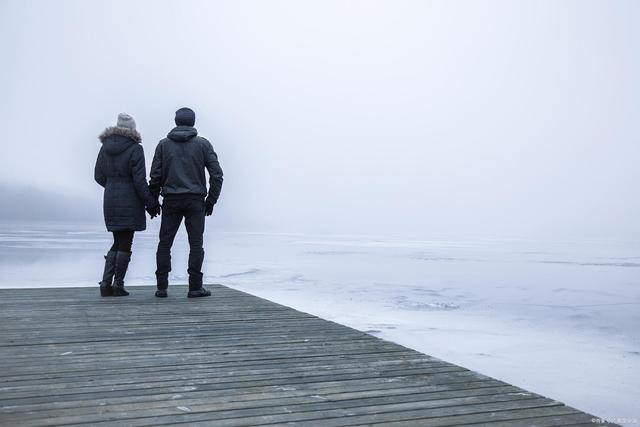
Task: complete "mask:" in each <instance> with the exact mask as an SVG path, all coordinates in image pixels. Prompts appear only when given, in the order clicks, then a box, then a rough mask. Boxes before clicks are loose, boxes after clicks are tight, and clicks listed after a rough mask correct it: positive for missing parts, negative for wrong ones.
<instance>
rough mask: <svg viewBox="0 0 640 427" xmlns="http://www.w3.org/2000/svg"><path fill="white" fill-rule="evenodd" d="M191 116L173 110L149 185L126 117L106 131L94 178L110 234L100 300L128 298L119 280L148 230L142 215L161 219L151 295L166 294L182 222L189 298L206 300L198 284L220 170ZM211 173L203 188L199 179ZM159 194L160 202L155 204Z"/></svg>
mask: <svg viewBox="0 0 640 427" xmlns="http://www.w3.org/2000/svg"><path fill="white" fill-rule="evenodd" d="M195 120H196V116H195V113H194V112H193V110H191V109H190V108H181V109H179V110H178V111H176V117H175V123H176V127H175V128H173V129H172V130H171V132H169V134H168V135H167V137H166V138H165V139H163V140H161V141H160V142H159V143H158V146H157V147H156V151H155V155H154V156H153V162H152V164H151V172H150V174H149V184H148V185H147V178H146V170H145V161H144V151H143V150H142V146H141V145H140V143H141V142H142V138H141V137H140V133H138V131H137V130H136V123H135V121H134V120H133V118H132V117H131V116H129V115H127V114H124V113H121V114H119V115H118V121H117V126H113V127H109V128H107V129H105V131H104V132H102V134H101V135H100V137H99V139H100V141H101V142H102V147H101V148H100V152H99V153H98V159H97V160H96V166H95V180H96V182H97V183H98V184H100V185H101V186H102V187H104V202H103V210H104V220H105V224H106V226H107V230H108V231H110V232H112V233H113V245H112V246H111V249H110V250H109V252H108V253H107V255H106V256H105V265H104V273H103V275H102V281H101V282H100V295H101V296H126V295H129V293H128V292H127V291H126V290H125V288H124V277H125V275H126V273H127V268H128V266H129V261H130V260H131V245H132V243H133V235H134V233H135V232H136V231H142V230H144V229H145V228H146V218H145V214H144V212H145V210H146V211H147V212H148V213H149V215H150V216H151V218H154V217H156V216H158V215H160V213H161V210H162V219H161V224H160V241H159V243H158V250H157V252H156V264H157V270H156V280H157V285H158V290H157V291H156V296H157V297H159V298H166V297H167V288H168V286H169V272H170V271H171V246H172V245H173V240H174V238H175V236H176V233H177V231H178V228H179V227H180V223H181V222H182V219H183V218H184V223H185V227H186V229H187V234H188V236H189V249H190V251H189V269H188V273H189V293H188V294H187V296H188V297H189V298H197V297H206V296H209V295H211V292H209V291H208V290H206V289H204V288H203V287H202V262H203V260H204V250H203V248H202V244H203V234H204V217H205V215H206V216H209V215H211V213H212V212H213V206H214V205H215V204H216V201H217V200H218V196H219V195H220V190H221V188H222V169H221V168H220V164H219V163H218V156H217V155H216V153H215V151H214V150H213V146H212V145H211V143H210V142H209V141H207V140H206V139H205V138H202V137H201V136H198V131H197V130H196V129H195V128H194V125H195ZM205 169H206V170H207V172H208V173H209V189H208V190H207V182H206V177H205ZM160 194H162V198H163V203H162V206H161V205H160V203H159V201H158V199H159V196H160Z"/></svg>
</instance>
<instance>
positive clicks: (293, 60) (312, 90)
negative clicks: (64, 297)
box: [0, 0, 640, 238]
mask: <svg viewBox="0 0 640 427" xmlns="http://www.w3.org/2000/svg"><path fill="white" fill-rule="evenodd" d="M639 22H640V2H638V1H633V0H630V1H587V0H580V1H556V0H548V1H542V0H537V1H524V0H522V1H510V0H509V1H487V0H482V1H480V0H469V1H450V0H446V1H445V0H443V1H397V0H393V1H391V0H389V1H326V0H323V1H295V0H294V1H225V2H216V1H171V2H169V1H109V2H107V1H102V2H97V1H27V0H17V1H8V0H2V1H1V2H0V53H1V58H2V66H0V89H1V94H2V102H1V103H0V125H1V126H2V138H0V144H2V151H1V152H2V155H1V156H0V186H4V187H5V188H6V187H7V186H9V187H15V186H20V187H22V186H27V187H35V188H38V189H39V190H42V191H47V192H48V191H50V192H59V193H61V194H65V195H68V196H76V195H77V196H78V197H82V198H85V199H89V200H91V201H92V203H93V205H92V208H96V212H97V213H98V215H99V213H100V197H101V192H100V188H99V187H98V186H97V185H96V184H95V183H94V182H93V165H94V162H95V157H96V154H97V152H98V149H99V142H98V140H97V135H98V134H99V133H100V132H101V131H102V130H103V129H104V128H105V127H106V126H109V125H113V124H114V123H115V118H116V115H117V114H118V113H119V112H121V111H124V112H127V113H129V114H131V115H132V116H133V117H134V118H135V119H136V121H137V123H138V129H139V130H140V132H141V133H142V137H143V146H144V148H145V153H146V156H147V168H148V166H149V165H150V163H151V158H152V155H153V150H154V148H155V145H156V143H157V141H158V140H159V139H161V138H162V137H164V136H165V135H166V133H167V132H168V131H169V130H170V129H171V127H172V126H173V114H174V111H175V110H176V109H177V108H179V107H182V106H189V107H191V108H193V109H194V110H195V111H196V117H197V119H196V127H197V128H198V130H199V132H200V134H201V135H203V136H205V137H207V138H209V139H210V140H211V141H212V143H213V144H214V147H215V149H216V151H217V152H218V154H219V157H220V160H221V164H222V166H223V168H224V171H225V184H224V188H223V194H222V197H221V199H220V204H219V206H218V207H217V213H216V215H217V218H216V219H215V224H216V225H215V226H216V227H218V228H219V229H225V228H240V229H247V230H282V231H312V232H338V233H344V232H354V233H369V234H374V235H375V234H378V233H379V234H386V235H388V234H391V235H394V234H395V235H398V236H409V237H416V238H428V237H432V236H449V235H450V236H458V237H521V236H524V237H533V238H550V237H551V238H625V237H633V238H639V237H640V224H639V219H640V202H639V200H638V191H637V187H638V182H639V181H640V180H639V178H640V169H639V168H638V166H637V165H638V161H639V159H640V140H639V138H638V136H639V131H638V129H639V124H640V82H639V78H638V76H640V25H638V23H639ZM26 193H28V192H26ZM25 197H29V196H28V194H26V195H25ZM29 206H32V204H29ZM20 209H21V207H20V206H16V210H18V211H19V210H20ZM43 210H44V211H45V212H46V209H43Z"/></svg>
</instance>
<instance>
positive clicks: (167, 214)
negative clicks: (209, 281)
mask: <svg viewBox="0 0 640 427" xmlns="http://www.w3.org/2000/svg"><path fill="white" fill-rule="evenodd" d="M204 207H205V205H204V200H203V199H202V198H195V197H194V198H186V197H165V198H164V201H163V204H162V222H161V224H160V242H159V243H158V251H157V252H156V263H157V270H156V279H157V284H158V289H167V288H168V287H169V272H170V271H171V246H172V245H173V240H174V238H175V237H176V233H177V232H178V228H180V224H181V223H182V218H184V225H185V227H186V229H187V235H188V237H189V268H188V270H187V272H188V273H189V290H196V289H200V288H201V287H202V262H203V260H204V249H203V248H202V244H203V234H204V216H205V215H204Z"/></svg>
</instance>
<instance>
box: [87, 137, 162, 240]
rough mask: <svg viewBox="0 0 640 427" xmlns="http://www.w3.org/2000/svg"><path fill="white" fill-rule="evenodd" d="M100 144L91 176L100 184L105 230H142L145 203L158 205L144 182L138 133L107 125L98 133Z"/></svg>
mask: <svg viewBox="0 0 640 427" xmlns="http://www.w3.org/2000/svg"><path fill="white" fill-rule="evenodd" d="M99 138H100V141H101V142H102V147H101V148H100V152H99V153H98V159H97V160H96V167H95V180H96V182H97V183H98V184H100V185H101V186H103V187H104V202H103V210H104V222H105V224H106V226H107V230H109V231H119V230H134V231H142V230H144V229H145V228H146V227H147V222H146V217H145V207H146V208H154V207H156V206H158V200H157V198H154V197H153V196H152V195H151V192H150V191H149V187H148V185H147V178H146V175H147V172H146V168H145V164H144V151H143V150H142V146H141V145H140V143H141V141H142V139H141V137H140V134H139V133H138V132H137V131H136V130H133V129H128V128H124V127H109V128H107V129H105V131H104V132H102V134H101V135H100V137H99Z"/></svg>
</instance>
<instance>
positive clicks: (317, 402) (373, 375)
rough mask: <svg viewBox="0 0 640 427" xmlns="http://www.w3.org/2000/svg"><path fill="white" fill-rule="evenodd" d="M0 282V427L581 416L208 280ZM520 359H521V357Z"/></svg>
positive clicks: (563, 421)
mask: <svg viewBox="0 0 640 427" xmlns="http://www.w3.org/2000/svg"><path fill="white" fill-rule="evenodd" d="M208 288H209V289H211V290H212V292H213V296H212V297H210V298H202V299H194V300H188V299H187V298H186V288H185V287H183V286H174V287H171V288H170V289H169V292H170V294H169V298H167V299H158V298H155V297H154V296H153V288H150V287H138V288H131V289H130V292H131V296H129V297H124V298H100V297H99V296H98V289H97V286H96V287H93V288H80V289H78V288H74V289H70V288H67V289H27V290H0V327H1V329H0V336H1V339H0V425H2V426H69V425H91V426H161V425H171V424H181V425H183V424H184V425H205V426H216V427H218V426H220V427H224V426H252V425H305V426H355V425H375V424H379V425H385V426H454V425H466V424H475V425H479V424H481V425H487V426H496V427H498V426H514V427H515V426H523V427H524V426H526V427H530V426H569V425H571V426H578V425H584V426H594V425H613V424H594V423H593V422H592V418H594V417H593V416H591V415H588V414H585V413H583V412H580V411H578V410H576V409H573V408H571V407H568V406H565V405H564V404H562V403H560V402H557V401H554V400H551V399H548V398H545V397H543V396H540V395H536V394H534V393H530V392H527V391H525V390H523V389H520V388H517V387H514V386H512V385H509V384H506V383H504V382H501V381H498V380H495V379H493V378H490V377H487V376H485V375H481V374H479V373H477V372H473V371H469V370H467V369H464V368H462V367H460V366H456V365H453V364H451V363H447V362H445V361H442V360H439V359H436V358H434V357H431V356H428V355H425V354H422V353H418V352H417V351H414V350H410V349H408V348H405V347H402V346H400V345H397V344H393V343H390V342H387V341H384V340H381V339H378V338H376V337H373V336H371V335H367V334H365V333H363V332H359V331H357V330H354V329H351V328H348V327H345V326H342V325H339V324H336V323H333V322H329V321H326V320H323V319H320V318H318V317H315V316H311V315H309V314H305V313H301V312H299V311H296V310H293V309H291V308H289V307H285V306H282V305H279V304H275V303H273V302H270V301H267V300H264V299H261V298H257V297H255V296H252V295H248V294H246V293H243V292H239V291H236V290H233V289H230V288H227V287H224V286H220V285H209V286H208ZM523 369H526V367H523Z"/></svg>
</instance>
